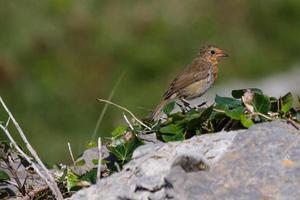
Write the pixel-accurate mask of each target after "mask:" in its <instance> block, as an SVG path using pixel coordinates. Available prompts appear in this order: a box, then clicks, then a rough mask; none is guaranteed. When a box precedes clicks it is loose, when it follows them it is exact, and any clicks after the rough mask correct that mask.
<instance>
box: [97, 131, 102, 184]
mask: <svg viewBox="0 0 300 200" xmlns="http://www.w3.org/2000/svg"><path fill="white" fill-rule="evenodd" d="M98 156H99V157H98V165H97V182H99V181H100V178H101V160H102V155H101V138H100V137H99V138H98Z"/></svg>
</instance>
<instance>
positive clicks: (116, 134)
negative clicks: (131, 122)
mask: <svg viewBox="0 0 300 200" xmlns="http://www.w3.org/2000/svg"><path fill="white" fill-rule="evenodd" d="M127 128H128V127H127V126H125V125H122V126H119V127H117V128H116V129H115V130H114V131H113V132H112V133H111V135H112V137H114V138H116V137H119V136H121V135H123V134H124V133H125V132H126V130H127Z"/></svg>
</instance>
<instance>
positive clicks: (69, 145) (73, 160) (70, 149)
mask: <svg viewBox="0 0 300 200" xmlns="http://www.w3.org/2000/svg"><path fill="white" fill-rule="evenodd" d="M68 149H69V153H70V156H71V159H72V162H73V165H74V166H75V159H74V155H73V152H72V148H71V144H70V142H68Z"/></svg>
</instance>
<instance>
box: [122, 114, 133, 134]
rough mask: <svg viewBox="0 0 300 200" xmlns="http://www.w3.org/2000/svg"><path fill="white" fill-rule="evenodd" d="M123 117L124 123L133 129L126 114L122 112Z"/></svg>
mask: <svg viewBox="0 0 300 200" xmlns="http://www.w3.org/2000/svg"><path fill="white" fill-rule="evenodd" d="M123 117H124V119H125V121H126V123H127V124H128V126H129V127H130V129H131V130H133V126H132V125H131V123H130V122H129V120H128V118H127V116H126V115H125V114H124V113H123Z"/></svg>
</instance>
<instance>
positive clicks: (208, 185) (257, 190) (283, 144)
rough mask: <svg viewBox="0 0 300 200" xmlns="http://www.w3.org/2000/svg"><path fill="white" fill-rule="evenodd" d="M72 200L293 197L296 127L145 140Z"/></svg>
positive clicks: (299, 193)
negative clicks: (120, 166) (123, 161)
mask: <svg viewBox="0 0 300 200" xmlns="http://www.w3.org/2000/svg"><path fill="white" fill-rule="evenodd" d="M133 157H134V158H133V160H132V161H130V162H129V163H128V164H126V165H125V167H124V169H123V170H122V171H121V172H120V173H116V174H113V175H112V176H110V177H108V178H104V179H102V180H101V181H100V183H99V184H97V185H94V186H92V187H90V188H87V189H84V190H81V191H79V192H77V193H76V194H75V195H74V196H73V197H72V200H79V199H89V200H96V199H105V200H115V199H118V200H144V199H145V200H146V199H147V200H148V199H151V200H163V199H174V200H177V199H178V200H194V199H195V200H198V199H245V200H246V199H249V200H250V199H251V200H252V199H298V198H299V197H300V131H299V130H296V129H295V128H294V127H293V126H291V125H288V124H287V123H285V122H279V121H277V122H272V123H264V124H259V125H255V126H253V127H251V128H250V129H248V130H240V131H233V132H220V133H216V134H209V135H202V136H196V137H193V138H191V139H189V140H186V141H183V142H173V143H165V144H161V143H159V144H147V145H144V146H141V147H139V148H138V149H137V150H136V151H135V152H134V155H133Z"/></svg>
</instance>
